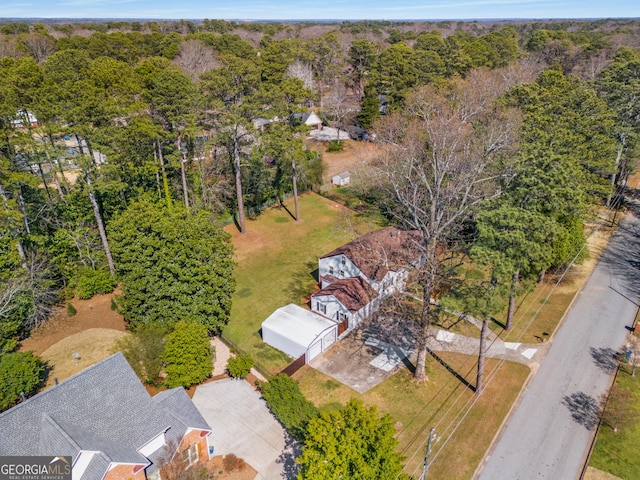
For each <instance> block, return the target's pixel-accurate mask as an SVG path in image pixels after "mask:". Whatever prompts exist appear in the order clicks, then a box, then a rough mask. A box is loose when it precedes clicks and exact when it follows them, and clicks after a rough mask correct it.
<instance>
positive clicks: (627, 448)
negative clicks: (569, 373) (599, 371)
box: [589, 365, 640, 480]
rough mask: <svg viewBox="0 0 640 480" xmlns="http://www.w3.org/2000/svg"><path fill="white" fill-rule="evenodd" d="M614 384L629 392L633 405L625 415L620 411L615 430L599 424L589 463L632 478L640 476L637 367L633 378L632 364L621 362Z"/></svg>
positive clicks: (638, 371)
mask: <svg viewBox="0 0 640 480" xmlns="http://www.w3.org/2000/svg"><path fill="white" fill-rule="evenodd" d="M616 386H617V387H618V388H620V389H622V390H626V391H628V392H630V394H631V395H630V398H629V400H628V401H629V404H630V405H632V408H630V409H629V411H627V412H625V413H626V414H621V415H622V418H620V419H619V420H618V431H617V432H614V431H613V429H612V428H611V427H610V426H609V425H607V424H606V422H603V423H602V424H601V425H600V429H599V430H598V437H597V440H596V444H595V447H594V449H593V453H592V455H591V458H590V460H589V466H591V467H594V468H597V469H598V470H602V471H604V472H608V473H610V474H612V475H615V476H616V477H619V478H623V479H627V480H633V479H636V478H640V462H638V445H639V444H640V419H639V418H638V414H639V413H640V408H639V406H640V369H636V376H635V377H632V376H631V367H630V366H629V365H623V366H622V367H621V368H620V372H619V373H618V377H617V379H616Z"/></svg>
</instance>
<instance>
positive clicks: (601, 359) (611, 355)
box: [589, 347, 618, 373]
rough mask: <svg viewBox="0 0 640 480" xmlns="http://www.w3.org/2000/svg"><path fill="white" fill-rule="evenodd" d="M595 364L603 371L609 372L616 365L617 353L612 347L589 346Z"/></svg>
mask: <svg viewBox="0 0 640 480" xmlns="http://www.w3.org/2000/svg"><path fill="white" fill-rule="evenodd" d="M589 352H590V353H591V357H593V362H594V363H595V364H596V366H597V367H598V368H599V369H600V370H602V371H603V372H604V373H611V372H613V371H614V370H615V368H616V367H617V366H618V353H617V352H616V351H615V350H613V349H612V348H595V347H591V348H589Z"/></svg>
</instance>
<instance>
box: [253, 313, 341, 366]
mask: <svg viewBox="0 0 640 480" xmlns="http://www.w3.org/2000/svg"><path fill="white" fill-rule="evenodd" d="M335 326H336V323H335V322H332V321H331V320H329V319H328V318H325V317H323V316H321V315H318V314H316V313H313V312H311V311H309V310H307V309H305V308H302V307H299V306H298V305H294V304H293V303H290V304H289V305H286V306H284V307H280V308H278V309H277V310H276V311H275V312H273V313H272V314H271V315H269V317H268V318H267V319H266V320H265V321H264V322H262V335H263V338H264V337H265V330H267V329H268V330H270V331H271V332H273V333H276V334H278V335H280V336H282V337H285V338H287V339H289V340H290V341H292V342H294V343H296V344H297V345H300V346H301V347H304V348H303V352H304V350H306V349H307V348H309V346H311V343H312V342H313V341H314V340H315V339H317V338H318V335H320V334H321V333H322V332H323V331H325V330H327V329H329V328H330V327H335ZM273 346H275V347H276V348H280V346H278V345H273ZM285 353H288V354H289V355H293V356H295V355H297V354H298V353H297V352H286V351H285Z"/></svg>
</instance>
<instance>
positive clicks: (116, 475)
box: [104, 464, 146, 480]
mask: <svg viewBox="0 0 640 480" xmlns="http://www.w3.org/2000/svg"><path fill="white" fill-rule="evenodd" d="M142 467H143V466H142V465H131V464H119V465H115V466H114V467H112V468H111V469H110V470H109V471H108V472H107V474H106V475H105V477H104V480H145V478H146V476H145V473H144V468H142Z"/></svg>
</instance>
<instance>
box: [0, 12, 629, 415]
mask: <svg viewBox="0 0 640 480" xmlns="http://www.w3.org/2000/svg"><path fill="white" fill-rule="evenodd" d="M639 32H640V22H638V21H632V20H629V21H621V20H617V21H614V20H602V21H564V22H561V21H556V22H512V23H509V22H421V23H410V22H381V21H376V22H373V21H372V22H342V23H335V24H332V23H317V24H314V23H303V22H301V23H290V24H284V23H237V22H226V21H220V20H204V21H202V22H190V21H166V22H95V23H65V22H47V23H31V24H30V23H25V22H5V23H2V24H0V131H1V135H0V200H1V202H2V207H1V208H0V225H1V229H0V279H1V283H0V369H2V370H3V371H4V370H6V369H7V367H3V366H2V363H3V362H4V363H5V365H11V367H10V368H8V369H9V370H16V368H15V365H17V363H18V362H23V363H24V362H27V363H29V362H30V363H29V365H28V368H31V369H32V370H31V374H30V375H31V377H32V376H33V372H35V373H36V376H37V374H38V372H41V371H42V368H41V367H38V365H37V364H36V363H34V362H36V359H34V358H32V357H29V356H28V354H24V356H23V357H19V354H18V353H17V352H16V349H17V347H18V344H19V340H20V339H21V338H24V337H25V336H27V335H28V333H29V331H30V330H31V329H33V328H34V327H37V326H38V325H39V324H41V323H42V322H44V321H46V319H47V318H48V317H49V316H50V314H51V312H52V311H53V308H54V307H55V306H56V305H58V304H60V303H61V302H64V301H65V300H67V299H69V298H71V297H72V296H73V295H75V294H77V295H79V296H80V297H81V298H89V297H91V296H92V295H94V294H96V293H102V292H110V291H112V290H113V289H114V287H115V285H116V284H117V283H120V284H121V286H122V296H121V297H120V300H119V301H118V305H117V308H119V309H120V311H121V312H122V313H123V314H124V316H125V319H126V320H127V322H128V324H129V326H130V328H131V329H132V330H136V329H142V327H144V326H145V325H149V324H153V325H161V326H162V328H163V329H166V331H170V330H171V329H172V328H173V326H174V325H175V323H176V322H178V321H180V320H184V321H192V322H196V323H200V324H202V325H204V326H205V327H206V330H207V332H208V333H209V334H216V333H219V332H220V331H221V330H222V329H223V327H224V325H225V324H226V322H227V320H228V316H229V312H230V308H231V297H232V295H233V292H234V282H233V275H232V271H233V261H232V248H231V245H230V242H229V238H228V235H226V234H225V233H224V232H223V231H222V230H221V227H222V225H224V224H225V223H229V222H232V221H235V222H236V223H237V225H238V228H239V229H240V231H242V232H244V231H245V229H246V225H245V217H246V216H247V215H259V214H260V211H261V210H262V209H264V208H266V207H267V206H268V205H270V204H273V203H275V202H278V201H282V199H283V198H284V197H285V196H289V195H292V194H294V195H297V193H298V192H302V191H305V190H309V189H312V188H315V187H316V186H317V185H319V184H320V183H321V182H322V175H323V161H322V155H321V154H320V153H318V151H317V150H312V149H310V148H309V146H308V144H307V143H305V141H304V139H305V135H306V133H307V132H308V130H309V127H307V126H305V125H304V124H303V122H302V119H303V118H304V117H303V116H304V114H306V113H308V112H309V111H311V110H314V111H316V112H317V113H318V115H320V116H321V118H322V119H323V121H324V123H325V124H326V125H329V126H332V127H335V128H337V129H338V130H343V131H345V132H348V133H349V134H350V135H351V137H352V138H353V139H355V140H358V141H364V140H363V139H365V138H366V139H367V141H374V142H376V143H377V144H379V145H380V149H381V151H382V152H383V153H382V154H381V156H380V158H378V159H377V160H375V161H374V162H372V164H371V166H370V169H369V170H368V171H366V172H363V173H362V178H361V180H360V181H358V182H355V185H354V188H353V192H352V193H353V194H354V195H358V196H359V197H360V198H361V199H362V200H364V201H366V202H369V203H371V204H373V205H376V206H378V207H379V208H380V211H381V212H382V214H383V215H384V216H385V218H387V220H388V221H389V222H392V223H395V224H398V225H400V226H402V227H404V228H412V229H417V230H419V231H420V232H421V234H422V238H423V240H424V249H425V255H426V257H427V258H428V259H429V262H428V265H430V267H429V269H427V271H425V272H424V275H421V276H420V280H419V282H418V283H419V285H420V287H421V288H422V295H423V296H424V298H425V299H426V300H427V302H425V304H426V305H429V299H430V298H432V297H436V296H440V295H441V294H442V293H443V292H444V291H445V290H446V289H448V288H449V287H450V286H451V285H452V284H453V283H452V282H450V281H449V279H450V275H451V273H450V272H447V271H446V270H447V267H446V265H447V264H446V263H445V256H443V255H442V248H445V247H446V248H451V249H452V250H454V249H456V248H458V247H461V248H460V249H459V250H457V251H458V252H460V251H464V252H465V253H464V254H465V255H466V256H468V257H469V258H471V259H473V261H474V263H475V264H476V265H479V266H483V267H482V268H484V269H485V270H486V271H488V272H490V276H491V280H492V282H493V284H495V283H499V284H500V285H504V288H505V294H504V296H505V298H508V299H509V300H510V301H509V305H510V307H511V308H510V312H511V313H510V315H512V308H513V299H514V298H515V296H516V294H517V293H518V292H519V291H521V289H522V288H528V287H527V285H530V284H531V282H532V280H534V279H536V278H538V277H539V276H541V275H543V274H544V272H545V271H547V270H549V269H552V268H554V267H558V266H561V265H563V264H565V263H567V262H569V261H571V260H572V259H573V258H574V257H575V256H576V254H577V253H578V252H579V250H580V246H581V245H582V243H583V242H584V233H583V226H584V222H585V220H586V219H588V217H589V215H590V214H591V213H592V211H593V208H594V207H598V206H602V205H610V204H612V203H613V202H615V201H616V198H617V196H616V193H619V188H620V186H621V185H624V180H625V179H626V177H627V175H628V174H629V171H630V169H631V168H632V167H633V165H634V163H635V161H636V158H637V153H638V152H637V147H638V144H637V134H638V122H639V121H640V102H638V98H639V95H640V80H638V79H639V78H640V77H639V75H638V74H639V71H640V49H639V47H640V35H638V33H639ZM338 143H339V142H338ZM337 147H338V148H339V145H338V146H337ZM433 179H436V180H435V183H434V180H433ZM434 185H436V186H437V188H434ZM616 187H618V190H616ZM416 192H419V195H416ZM425 206H428V207H429V208H427V209H425ZM429 209H432V212H436V213H437V214H427V213H425V212H427V211H429ZM458 273H459V272H457V273H456V274H458ZM467 286H468V285H467ZM469 292H471V290H467V294H466V295H465V298H466V300H465V302H467V303H466V305H467V308H469V309H475V310H476V311H477V312H478V313H479V316H485V317H486V316H487V315H490V314H491V312H492V311H493V309H495V308H496V307H495V306H492V305H489V304H487V303H486V302H485V303H482V302H480V301H478V298H479V297H480V296H481V295H475V296H474V295H472V294H469ZM454 296H455V295H454ZM452 298H453V297H452ZM473 299H475V300H473ZM472 300H473V301H472ZM431 315H433V312H430V311H429V309H428V308H427V309H425V311H422V312H420V313H419V314H418V317H419V321H420V322H421V325H422V326H423V328H424V329H425V331H426V329H428V326H429V324H430V316H431ZM507 328H508V324H507ZM418 341H419V342H420V341H421V340H420V338H419V339H418ZM419 344H420V343H419ZM420 358H421V357H420V356H419V363H420V361H422V362H423V363H424V356H423V357H422V360H420ZM20 368H22V367H20ZM26 370H27V366H25V367H24V369H23V371H26ZM420 371H421V372H422V373H423V374H424V368H422V369H420V368H418V369H417V372H420ZM26 376H27V377H29V375H26ZM37 386H38V382H32V383H29V384H27V383H23V384H21V385H20V386H18V387H16V388H17V390H16V389H14V390H15V391H13V392H8V393H3V395H7V397H6V398H5V401H4V402H0V406H2V407H6V406H8V405H11V404H12V403H14V402H15V401H16V400H17V398H18V397H17V395H18V394H19V392H21V391H24V392H25V393H27V394H29V393H31V392H33V391H34V390H35V389H37Z"/></svg>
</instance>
